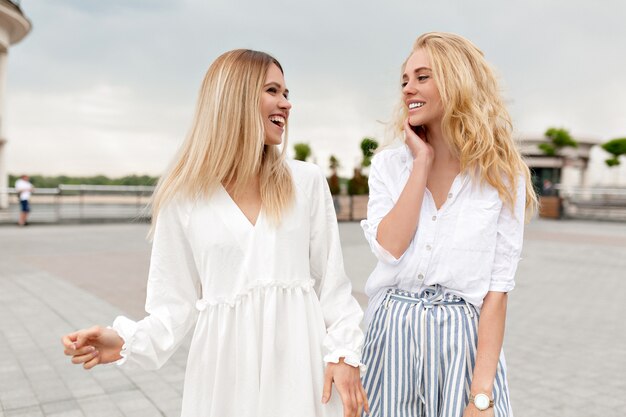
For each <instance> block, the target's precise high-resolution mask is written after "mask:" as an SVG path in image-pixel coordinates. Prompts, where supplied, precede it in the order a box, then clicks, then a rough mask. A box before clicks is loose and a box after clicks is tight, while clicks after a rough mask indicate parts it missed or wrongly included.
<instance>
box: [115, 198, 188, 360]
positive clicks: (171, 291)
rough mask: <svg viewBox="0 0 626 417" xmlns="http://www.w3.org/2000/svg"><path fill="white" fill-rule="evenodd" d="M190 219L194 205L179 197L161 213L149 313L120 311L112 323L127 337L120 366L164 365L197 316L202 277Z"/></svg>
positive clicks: (156, 229)
mask: <svg viewBox="0 0 626 417" xmlns="http://www.w3.org/2000/svg"><path fill="white" fill-rule="evenodd" d="M188 218H189V210H186V209H185V206H184V205H183V204H181V203H177V202H172V203H169V204H167V205H166V206H165V207H164V208H163V209H162V210H161V211H160V213H159V216H158V218H157V222H156V227H155V233H154V241H153V245H152V256H151V259H150V272H149V276H148V285H147V297H146V312H147V313H148V316H147V317H146V318H144V319H143V320H140V321H137V322H135V321H133V320H130V319H129V318H127V317H124V316H119V317H117V318H116V319H115V321H114V322H113V325H112V326H111V327H112V328H113V329H114V330H116V331H117V332H118V334H119V335H120V336H121V337H122V339H124V347H123V348H122V352H121V355H122V359H120V360H119V361H118V362H117V364H118V365H122V364H124V363H125V362H128V364H129V365H130V364H133V365H138V366H139V367H141V368H143V369H156V368H159V367H161V366H162V365H163V364H164V363H165V362H166V361H167V359H168V358H169V357H170V356H171V355H172V354H173V353H174V351H175V350H176V348H178V346H179V345H180V343H181V342H182V339H183V338H184V336H185V335H186V334H187V333H188V331H189V330H190V329H191V327H192V326H193V324H194V323H195V321H196V318H197V311H196V308H195V303H196V301H197V299H198V286H199V284H198V283H199V276H198V272H197V269H196V265H195V263H194V259H193V255H192V251H191V248H190V246H189V240H188V239H187V237H186V232H185V231H186V228H187V222H188Z"/></svg>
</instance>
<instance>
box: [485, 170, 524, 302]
mask: <svg viewBox="0 0 626 417" xmlns="http://www.w3.org/2000/svg"><path fill="white" fill-rule="evenodd" d="M525 209H526V181H525V179H524V178H523V177H520V178H518V180H517V187H516V199H515V206H514V208H513V211H511V208H510V207H509V206H507V205H506V204H503V205H502V208H501V211H500V215H499V216H498V225H497V237H496V251H495V257H494V262H493V268H492V270H491V282H490V284H489V291H497V292H509V291H511V290H513V288H515V272H516V271H517V265H518V263H519V261H520V255H521V253H522V244H523V239H524V216H525Z"/></svg>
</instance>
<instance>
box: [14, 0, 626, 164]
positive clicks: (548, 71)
mask: <svg viewBox="0 0 626 417" xmlns="http://www.w3.org/2000/svg"><path fill="white" fill-rule="evenodd" d="M21 7H22V10H23V11H24V13H25V15H26V16H27V17H28V18H29V19H30V20H31V22H32V24H33V29H32V32H31V33H30V34H29V35H28V36H27V37H26V38H25V39H24V40H22V41H21V42H20V43H19V44H17V45H14V46H13V47H11V49H10V51H9V60H8V69H7V80H6V82H7V89H6V97H5V99H4V100H5V110H4V112H5V115H4V120H5V123H4V126H3V130H4V132H3V134H4V136H5V137H6V138H7V139H8V144H7V148H6V149H7V150H6V162H7V168H8V172H10V173H13V174H18V173H22V172H28V173H31V174H34V173H40V174H45V175H58V174H67V175H95V174H105V175H108V176H122V175H128V174H144V173H145V174H150V175H159V174H160V173H161V172H162V171H163V170H164V169H165V167H166V166H167V164H168V163H169V161H170V159H171V158H172V157H173V155H174V153H175V151H176V149H177V148H178V146H179V145H180V143H181V142H182V140H183V139H184V137H185V135H186V133H187V130H188V129H189V127H190V123H191V118H192V113H193V109H194V106H195V101H196V96H197V92H198V89H199V87H200V83H201V80H202V78H203V76H204V73H205V72H206V70H207V68H208V67H209V65H210V64H211V62H212V61H213V60H214V59H215V58H216V57H217V56H219V55H220V54H221V53H223V52H225V51H228V50H230V49H235V48H250V49H258V50H262V51H265V52H269V53H271V54H272V55H274V56H275V57H276V58H278V60H279V61H280V62H281V64H282V66H283V67H284V69H285V80H286V83H287V86H288V88H289V90H290V100H291V102H292V105H293V108H292V111H291V116H290V128H289V150H290V153H292V147H293V144H294V143H297V142H306V143H309V145H310V146H311V148H312V149H313V161H314V162H317V163H318V164H320V165H321V166H323V167H327V166H328V158H329V156H330V155H331V154H334V155H336V156H337V157H338V158H339V160H340V163H341V165H342V170H341V172H340V173H341V174H342V175H349V174H350V172H351V170H352V168H353V166H354V165H355V164H357V163H358V162H359V161H360V155H361V151H360V148H359V143H360V141H361V140H362V138H363V137H365V136H371V137H375V138H377V139H378V140H379V141H381V142H382V141H383V140H384V131H385V130H384V122H385V121H387V120H389V119H390V116H391V113H392V110H393V107H394V105H395V103H396V101H397V100H398V98H399V94H400V69H401V68H400V67H401V64H402V62H403V61H404V59H405V58H406V57H407V55H408V53H409V51H410V49H411V46H412V44H413V41H414V40H415V38H416V37H417V36H418V35H419V34H421V33H424V32H429V31H447V32H454V33H457V34H460V35H462V36H465V37H467V38H468V39H470V40H472V41H473V42H474V43H475V44H476V45H478V47H479V48H481V49H482V50H483V52H484V53H485V56H486V58H487V60H488V61H489V62H490V63H491V64H492V66H493V67H494V68H495V69H496V71H497V73H498V75H499V77H500V83H501V87H502V91H503V95H504V97H505V99H506V102H507V103H508V105H509V110H510V112H511V115H512V117H513V120H514V126H515V132H516V135H517V136H518V137H541V136H542V134H543V132H544V131H545V130H546V128H547V127H550V126H557V127H565V128H567V129H569V130H570V132H571V133H572V134H573V136H574V137H575V138H583V139H589V140H593V141H596V142H604V141H607V140H609V139H612V138H615V137H624V136H626V77H624V68H626V50H625V48H626V47H625V46H624V45H625V44H626V25H624V24H623V22H624V21H625V20H626V2H623V1H621V0H604V1H599V2H589V1H581V0H541V1H539V0H528V1H524V2H503V1H499V0H474V1H472V2H468V1H466V0H465V1H461V0H459V1H449V0H441V1H431V2H426V1H421V0H412V1H405V0H387V1H385V2H382V1H363V0H360V1H355V0H342V1H328V0H316V1H297V0H291V1H287V0H277V1H274V2H259V1H253V0H245V1H237V0H211V1H206V0H205V1H200V0H179V1H167V0H134V1H128V0H124V1H122V0H108V1H106V2H103V1H97V0H55V1H50V0H22V1H21ZM593 155H594V157H595V159H597V161H596V162H598V161H599V163H601V160H602V158H603V157H604V153H603V151H600V150H595V151H594V154H593Z"/></svg>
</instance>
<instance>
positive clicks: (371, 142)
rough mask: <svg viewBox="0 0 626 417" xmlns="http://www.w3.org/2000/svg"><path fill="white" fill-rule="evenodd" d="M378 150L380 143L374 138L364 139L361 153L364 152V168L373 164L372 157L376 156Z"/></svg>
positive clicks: (362, 163) (362, 164)
mask: <svg viewBox="0 0 626 417" xmlns="http://www.w3.org/2000/svg"><path fill="white" fill-rule="evenodd" d="M376 149H378V142H377V141H376V139H374V138H368V137H364V138H363V140H362V141H361V152H363V161H362V162H361V166H362V167H364V168H365V167H368V166H370V165H371V164H372V157H373V156H374V151H375V150H376Z"/></svg>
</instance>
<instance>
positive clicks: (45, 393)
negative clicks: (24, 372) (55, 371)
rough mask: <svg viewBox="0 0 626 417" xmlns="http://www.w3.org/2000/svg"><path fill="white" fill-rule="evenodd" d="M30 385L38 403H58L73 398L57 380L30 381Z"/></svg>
mask: <svg viewBox="0 0 626 417" xmlns="http://www.w3.org/2000/svg"><path fill="white" fill-rule="evenodd" d="M30 383H31V385H32V387H33V391H35V395H36V396H37V399H39V402H40V403H48V402H58V401H63V400H70V399H72V398H73V395H72V392H71V391H70V390H69V389H68V388H67V387H66V386H65V384H64V383H63V382H62V381H60V380H59V379H58V377H57V378H53V379H31V380H30Z"/></svg>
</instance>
